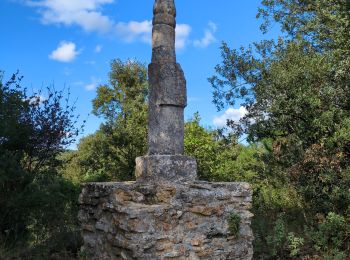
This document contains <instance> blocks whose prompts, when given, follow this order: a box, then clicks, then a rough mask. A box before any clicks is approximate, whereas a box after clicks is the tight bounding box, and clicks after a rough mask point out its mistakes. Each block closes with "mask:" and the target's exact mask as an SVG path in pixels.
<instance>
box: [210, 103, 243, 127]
mask: <svg viewBox="0 0 350 260" xmlns="http://www.w3.org/2000/svg"><path fill="white" fill-rule="evenodd" d="M247 113H248V111H247V109H246V108H245V107H243V106H241V107H240V108H238V109H236V108H229V109H227V110H226V111H225V112H224V114H222V115H221V116H217V117H215V118H214V120H213V124H214V125H215V126H217V127H223V126H226V122H227V120H228V119H229V120H233V121H235V122H238V121H239V120H240V119H241V118H242V117H244V116H245V115H246V114H247Z"/></svg>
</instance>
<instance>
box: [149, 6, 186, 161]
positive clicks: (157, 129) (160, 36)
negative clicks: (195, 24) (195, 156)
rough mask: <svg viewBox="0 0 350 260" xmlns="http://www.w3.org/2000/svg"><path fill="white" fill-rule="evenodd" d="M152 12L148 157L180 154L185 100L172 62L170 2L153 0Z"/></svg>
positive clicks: (172, 8)
mask: <svg viewBox="0 0 350 260" xmlns="http://www.w3.org/2000/svg"><path fill="white" fill-rule="evenodd" d="M153 13H154V17H153V30H152V63H151V64H150V65H149V70H148V73H149V74H148V75H149V86H150V95H149V120H148V146H149V149H148V154H149V155H157V154H161V155H168V154H171V155H181V154H183V152H184V108H185V107H186V105H187V98H186V80H185V77H184V73H183V71H182V69H181V66H180V65H179V64H178V63H176V54H175V26H176V20H175V16H176V9H175V4H174V0H156V1H155V4H154V8H153Z"/></svg>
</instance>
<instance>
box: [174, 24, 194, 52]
mask: <svg viewBox="0 0 350 260" xmlns="http://www.w3.org/2000/svg"><path fill="white" fill-rule="evenodd" d="M190 32H191V26H189V25H188V24H177V25H176V40H175V47H176V48H177V49H183V48H185V47H186V44H187V43H188V37H189V36H190Z"/></svg>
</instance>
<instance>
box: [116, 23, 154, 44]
mask: <svg viewBox="0 0 350 260" xmlns="http://www.w3.org/2000/svg"><path fill="white" fill-rule="evenodd" d="M115 30H116V33H117V35H118V36H119V37H120V38H121V39H123V40H124V41H126V42H134V41H137V40H138V41H141V42H144V43H149V44H151V42H152V37H151V35H152V21H149V20H145V21H142V22H136V21H130V22H128V23H123V22H120V23H117V24H116V26H115Z"/></svg>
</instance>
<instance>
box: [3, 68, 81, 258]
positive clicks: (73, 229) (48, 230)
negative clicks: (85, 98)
mask: <svg viewBox="0 0 350 260" xmlns="http://www.w3.org/2000/svg"><path fill="white" fill-rule="evenodd" d="M62 99H63V93H62V92H60V91H54V90H52V89H50V88H49V89H48V92H47V97H46V98H43V97H42V93H41V92H39V93H33V94H32V95H28V94H27V90H26V89H25V88H23V87H21V77H19V76H18V73H16V74H14V75H13V76H12V77H11V79H10V80H8V81H7V82H3V73H2V74H1V76H0V187H1V189H0V207H1V211H0V241H1V244H2V245H3V247H4V248H5V249H2V250H5V251H10V255H8V254H7V253H6V254H5V253H3V252H1V258H2V257H3V258H11V257H13V256H14V255H13V254H11V248H13V247H15V248H16V249H15V250H12V251H14V252H16V253H15V256H17V257H20V258H21V257H23V255H22V254H25V255H26V256H28V255H32V254H34V253H35V254H38V255H37V257H39V258H40V256H41V257H44V254H45V253H49V254H50V253H51V252H53V251H57V250H58V251H60V250H69V249H68V247H72V248H74V250H77V249H78V247H79V235H77V234H78V233H77V226H76V223H75V222H76V213H77V209H76V199H77V196H78V193H79V188H78V187H76V186H74V185H72V184H71V183H70V182H67V181H66V180H64V179H62V178H61V177H60V176H59V175H58V173H57V166H58V165H59V161H58V160H57V156H58V154H60V153H61V152H62V151H63V150H64V149H65V147H66V146H67V145H69V144H71V143H72V142H73V141H74V137H75V136H76V135H77V134H78V132H79V129H78V128H76V127H75V123H76V118H75V116H74V115H73V114H72V113H73V111H74V107H70V106H69V104H68V101H69V100H68V98H67V99H66V100H65V101H66V104H65V105H64V106H63V107H62V105H61V101H62ZM62 237H64V239H59V238H62ZM68 238H69V239H68ZM43 246H44V248H45V250H43ZM22 251H23V252H22ZM44 251H45V252H44ZM14 252H12V253H14ZM3 254H4V255H3Z"/></svg>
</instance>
